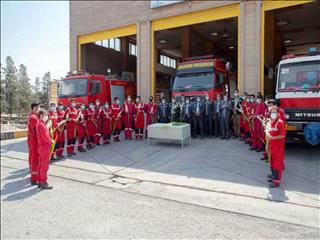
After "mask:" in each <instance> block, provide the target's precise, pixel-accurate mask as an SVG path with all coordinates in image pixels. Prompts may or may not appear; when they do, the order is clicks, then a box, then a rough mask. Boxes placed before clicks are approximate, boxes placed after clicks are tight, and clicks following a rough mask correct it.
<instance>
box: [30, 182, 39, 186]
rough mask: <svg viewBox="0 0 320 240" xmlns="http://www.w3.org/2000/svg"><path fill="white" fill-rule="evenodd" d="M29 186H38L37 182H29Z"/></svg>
mask: <svg viewBox="0 0 320 240" xmlns="http://www.w3.org/2000/svg"><path fill="white" fill-rule="evenodd" d="M30 184H31V185H32V186H35V185H38V182H33V181H30Z"/></svg>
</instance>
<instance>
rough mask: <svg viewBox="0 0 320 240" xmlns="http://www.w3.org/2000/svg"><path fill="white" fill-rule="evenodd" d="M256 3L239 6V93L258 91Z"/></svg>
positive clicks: (258, 52)
mask: <svg viewBox="0 0 320 240" xmlns="http://www.w3.org/2000/svg"><path fill="white" fill-rule="evenodd" d="M258 4H260V3H259V2H258V1H244V2H241V6H240V18H241V22H240V24H241V26H240V28H241V33H240V39H241V42H240V51H241V53H240V58H241V66H240V79H241V81H240V91H247V92H248V93H256V92H257V91H259V89H260V81H259V79H260V71H259V70H260V13H259V12H258V9H259V7H260V5H258Z"/></svg>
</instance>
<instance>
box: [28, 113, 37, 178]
mask: <svg viewBox="0 0 320 240" xmlns="http://www.w3.org/2000/svg"><path fill="white" fill-rule="evenodd" d="M38 120H39V119H38V117H37V114H36V113H34V112H30V113H29V116H28V148H29V169H30V174H31V182H37V181H38V162H39V154H38V140H37V132H36V126H37V123H38Z"/></svg>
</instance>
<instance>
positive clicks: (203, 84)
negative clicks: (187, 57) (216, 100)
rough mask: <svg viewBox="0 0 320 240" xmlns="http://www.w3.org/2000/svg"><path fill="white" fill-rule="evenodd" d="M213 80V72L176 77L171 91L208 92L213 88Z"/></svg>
mask: <svg viewBox="0 0 320 240" xmlns="http://www.w3.org/2000/svg"><path fill="white" fill-rule="evenodd" d="M214 78H215V75H214V73H213V72H207V73H190V74H182V75H177V76H176V77H175V79H174V85H173V91H177V92H182V91H185V92H186V91H195V90H198V91H201V90H208V89H210V88H213V83H214Z"/></svg>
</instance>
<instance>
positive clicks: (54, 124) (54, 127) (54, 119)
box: [48, 110, 59, 158]
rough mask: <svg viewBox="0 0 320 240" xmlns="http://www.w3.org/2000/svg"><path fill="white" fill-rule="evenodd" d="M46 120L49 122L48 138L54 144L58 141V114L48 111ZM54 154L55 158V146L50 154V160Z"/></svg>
mask: <svg viewBox="0 0 320 240" xmlns="http://www.w3.org/2000/svg"><path fill="white" fill-rule="evenodd" d="M48 120H49V121H51V127H50V129H49V131H50V137H51V139H52V140H53V141H54V142H55V143H56V142H57V141H58V137H59V132H58V114H57V112H53V111H51V110H49V111H48ZM54 154H56V156H57V145H55V147H54V150H53V152H52V155H51V158H52V157H53V156H54Z"/></svg>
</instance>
